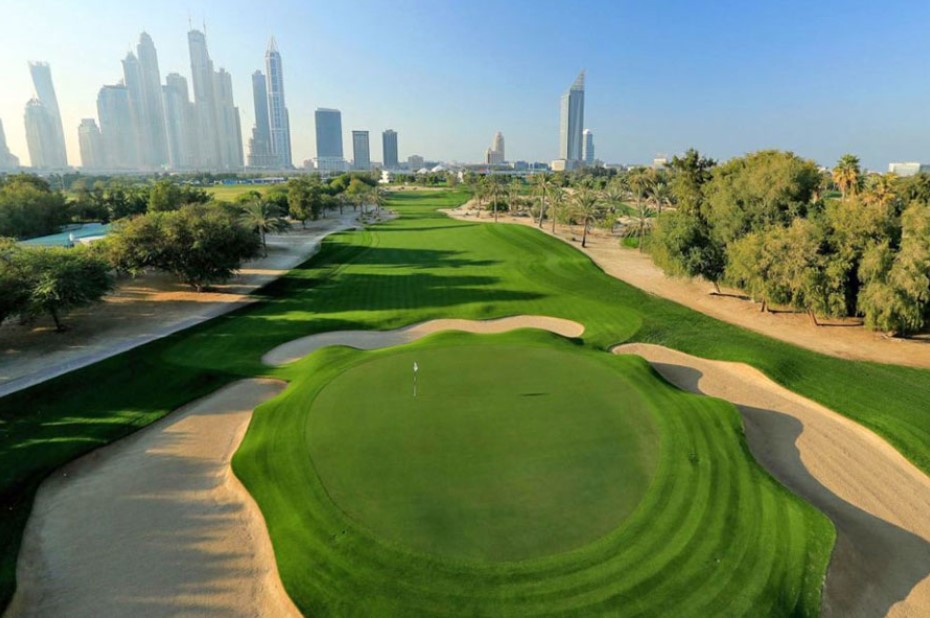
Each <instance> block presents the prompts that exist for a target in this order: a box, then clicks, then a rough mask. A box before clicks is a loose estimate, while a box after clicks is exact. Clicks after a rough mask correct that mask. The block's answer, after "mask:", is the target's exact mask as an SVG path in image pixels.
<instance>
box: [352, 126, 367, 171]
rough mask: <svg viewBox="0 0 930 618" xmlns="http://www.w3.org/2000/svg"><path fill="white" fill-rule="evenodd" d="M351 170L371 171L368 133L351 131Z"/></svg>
mask: <svg viewBox="0 0 930 618" xmlns="http://www.w3.org/2000/svg"><path fill="white" fill-rule="evenodd" d="M352 169H354V170H365V171H367V170H370V169H371V150H370V148H369V145H368V131H352Z"/></svg>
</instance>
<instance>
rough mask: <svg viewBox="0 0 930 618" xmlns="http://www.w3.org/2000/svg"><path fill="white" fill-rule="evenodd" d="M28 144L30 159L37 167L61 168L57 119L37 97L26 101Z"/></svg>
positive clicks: (33, 165)
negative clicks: (56, 127) (58, 156)
mask: <svg viewBox="0 0 930 618" xmlns="http://www.w3.org/2000/svg"><path fill="white" fill-rule="evenodd" d="M25 123H26V145H27V146H28V148H29V161H30V162H31V164H32V167H34V168H36V169H60V168H61V166H60V165H59V163H60V161H59V160H58V159H57V149H58V139H57V135H56V130H55V119H54V118H53V117H52V114H51V112H50V111H49V110H48V109H47V108H46V107H45V104H44V103H42V101H40V100H39V99H37V98H33V99H30V100H29V102H28V103H26V113H25Z"/></svg>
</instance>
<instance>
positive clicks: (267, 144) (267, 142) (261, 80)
mask: <svg viewBox="0 0 930 618" xmlns="http://www.w3.org/2000/svg"><path fill="white" fill-rule="evenodd" d="M252 104H253V105H254V109H255V126H254V127H252V137H251V138H250V139H249V159H248V166H249V167H254V168H258V169H274V168H275V167H276V165H277V162H278V158H277V157H276V156H275V155H274V154H272V152H271V126H270V125H269V124H268V87H267V81H266V80H265V74H264V73H262V72H261V71H255V72H254V73H252Z"/></svg>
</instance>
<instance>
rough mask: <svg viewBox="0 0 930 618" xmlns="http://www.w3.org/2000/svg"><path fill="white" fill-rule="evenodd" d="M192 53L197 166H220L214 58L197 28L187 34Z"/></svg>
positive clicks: (209, 167) (202, 34) (208, 167)
mask: <svg viewBox="0 0 930 618" xmlns="http://www.w3.org/2000/svg"><path fill="white" fill-rule="evenodd" d="M187 44H188V49H189V50H190V56H191V82H192V84H193V88H194V110H195V115H196V120H195V126H196V127H197V130H198V143H199V144H200V148H199V157H198V161H197V163H196V165H195V166H196V167H198V168H201V169H216V168H218V167H220V162H221V161H222V156H221V155H220V142H219V137H218V135H217V119H216V97H215V96H214V94H213V90H214V77H213V74H214V71H213V61H212V60H210V54H209V53H208V52H207V37H206V35H205V34H204V33H203V32H200V31H199V30H191V31H190V32H188V33H187Z"/></svg>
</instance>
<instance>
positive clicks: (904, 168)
mask: <svg viewBox="0 0 930 618" xmlns="http://www.w3.org/2000/svg"><path fill="white" fill-rule="evenodd" d="M925 167H926V166H924V165H921V164H920V163H917V162H916V161H909V162H906V163H900V162H896V163H889V164H888V171H889V172H890V173H892V174H895V175H897V176H914V175H916V174H919V173H920V172H922V171H925Z"/></svg>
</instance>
